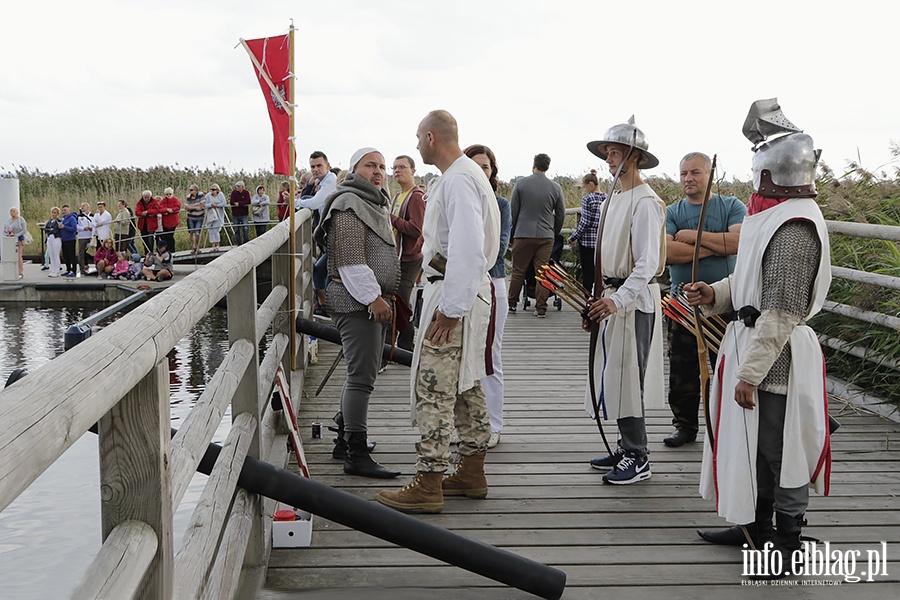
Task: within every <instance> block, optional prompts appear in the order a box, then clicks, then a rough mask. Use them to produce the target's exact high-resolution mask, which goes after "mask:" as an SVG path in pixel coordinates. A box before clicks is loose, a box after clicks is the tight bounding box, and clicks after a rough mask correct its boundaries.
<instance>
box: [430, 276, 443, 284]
mask: <svg viewBox="0 0 900 600" xmlns="http://www.w3.org/2000/svg"><path fill="white" fill-rule="evenodd" d="M426 279H428V283H434V282H435V281H443V280H444V276H443V275H432V276H431V277H427V278H426Z"/></svg>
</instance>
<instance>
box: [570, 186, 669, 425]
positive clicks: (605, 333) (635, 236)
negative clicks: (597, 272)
mask: <svg viewBox="0 0 900 600" xmlns="http://www.w3.org/2000/svg"><path fill="white" fill-rule="evenodd" d="M607 202H608V203H609V208H608V212H607V215H606V221H605V222H604V225H603V230H604V232H605V233H604V234H603V236H602V240H601V254H600V259H601V262H602V265H600V266H599V268H600V269H601V271H602V273H603V276H604V277H614V278H619V279H625V283H624V285H622V287H620V288H618V289H616V290H615V291H612V290H611V289H609V288H608V289H606V290H604V292H603V297H609V298H612V300H613V302H615V304H616V308H617V310H616V313H615V314H613V315H612V316H610V317H608V318H607V319H606V320H604V321H603V323H601V324H600V335H599V336H598V339H597V348H596V355H595V360H594V385H595V389H596V394H597V399H598V401H602V403H603V406H602V407H601V409H600V416H601V417H603V418H607V419H622V418H625V417H643V416H644V402H643V399H642V397H641V386H640V372H639V370H638V363H637V345H636V343H635V329H634V311H635V310H640V311H641V312H644V313H653V314H654V316H655V319H654V323H653V338H652V339H651V342H650V355H649V357H648V361H647V370H646V373H645V375H644V393H643V398H644V399H647V401H648V402H647V406H648V407H653V408H662V406H663V397H664V389H665V382H664V381H663V352H662V314H661V310H660V294H659V284H657V283H649V282H650V280H651V279H652V278H653V277H654V276H656V275H659V274H661V273H662V272H663V269H665V242H664V240H665V224H666V212H665V204H663V202H662V200H660V199H659V196H657V195H656V192H654V191H653V189H652V188H651V187H650V186H649V185H647V184H642V185H639V186H637V187H635V188H633V189H631V190H628V191H626V192H619V193H616V194H614V195H613V196H612V197H611V198H610V200H608V201H607ZM620 232H628V234H627V235H623V234H622V233H620ZM585 410H587V411H588V414H590V415H591V417H593V416H594V407H593V401H592V400H591V391H590V385H588V388H587V391H586V393H585Z"/></svg>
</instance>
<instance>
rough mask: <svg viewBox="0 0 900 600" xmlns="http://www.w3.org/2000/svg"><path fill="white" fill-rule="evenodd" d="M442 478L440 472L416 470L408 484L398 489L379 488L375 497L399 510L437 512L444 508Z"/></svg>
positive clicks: (442, 475)
mask: <svg viewBox="0 0 900 600" xmlns="http://www.w3.org/2000/svg"><path fill="white" fill-rule="evenodd" d="M443 478H444V474H443V473H441V472H433V473H431V472H427V471H417V472H416V475H415V477H413V480H412V481H410V482H409V483H408V484H406V485H405V486H403V487H402V488H400V489H399V490H381V491H380V492H378V496H376V497H375V499H376V500H378V501H379V502H380V503H382V504H384V505H385V506H390V507H391V508H396V509H397V510H399V511H401V512H424V513H439V512H441V511H442V510H444V495H443V493H441V479H443Z"/></svg>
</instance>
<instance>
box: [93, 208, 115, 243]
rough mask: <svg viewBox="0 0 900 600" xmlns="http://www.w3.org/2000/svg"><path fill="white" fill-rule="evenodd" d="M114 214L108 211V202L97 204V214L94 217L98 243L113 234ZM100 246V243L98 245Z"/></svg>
mask: <svg viewBox="0 0 900 600" xmlns="http://www.w3.org/2000/svg"><path fill="white" fill-rule="evenodd" d="M111 224H112V213H110V212H108V211H107V210H106V202H103V201H102V200H101V201H100V202H98V203H97V214H95V215H94V233H95V234H96V235H97V241H98V242H102V241H103V240H105V239H106V238H108V237H112V234H111ZM97 245H98V246H99V245H100V244H99V243H98V244H97Z"/></svg>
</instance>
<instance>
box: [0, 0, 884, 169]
mask: <svg viewBox="0 0 900 600" xmlns="http://www.w3.org/2000/svg"><path fill="white" fill-rule="evenodd" d="M2 14H3V18H2V22H3V27H2V35H0V169H2V170H9V169H11V168H13V167H14V166H27V167H33V168H39V169H42V170H46V171H51V172H52V171H63V170H66V169H69V168H71V167H78V166H82V167H85V166H89V165H97V166H109V165H116V166H139V167H150V166H154V165H175V164H178V165H182V166H201V167H206V166H212V165H213V164H216V165H221V166H224V167H226V168H227V169H235V170H237V169H247V170H255V169H258V168H266V169H271V168H272V155H271V144H272V140H271V135H272V134H271V128H270V126H269V122H268V115H267V113H266V109H265V104H264V100H263V97H262V93H261V91H260V89H259V87H258V85H257V83H256V80H255V77H254V73H253V69H252V66H251V63H250V60H249V58H248V57H247V54H246V52H245V51H244V50H243V49H242V48H240V47H238V48H236V49H235V45H236V44H237V43H238V39H239V38H241V37H243V38H247V39H250V38H257V37H266V36H274V35H279V34H283V33H285V32H286V31H287V28H288V27H289V24H290V19H291V18H293V19H294V23H295V25H296V27H297V28H298V31H297V47H296V64H297V69H296V70H297V74H298V77H299V80H298V84H297V85H298V87H297V91H298V95H297V103H298V104H299V107H298V113H297V114H298V118H297V131H296V135H297V146H298V156H299V160H300V163H299V164H300V165H301V166H304V165H305V164H306V158H307V157H308V156H309V153H310V152H312V151H313V150H323V151H324V152H325V153H326V154H328V156H329V158H331V162H332V164H333V165H336V166H346V165H347V163H348V162H349V159H350V156H351V155H352V153H353V151H354V150H356V149H357V148H359V147H362V146H375V147H377V148H379V149H381V150H382V151H383V152H384V154H385V155H386V157H387V159H388V160H389V161H390V160H391V159H392V158H393V157H394V156H395V155H397V154H411V155H413V156H415V157H418V154H417V153H416V152H415V143H416V140H415V131H416V126H417V124H418V122H419V121H420V120H421V118H422V117H423V116H424V115H425V114H426V113H427V112H428V111H429V110H432V109H435V108H445V109H447V110H449V111H450V112H451V113H453V114H454V115H455V116H456V118H457V120H458V121H459V125H460V137H461V140H460V141H461V143H462V144H463V145H467V144H470V143H484V144H487V145H489V146H491V147H492V148H493V149H494V151H495V153H496V154H497V158H498V162H499V163H500V177H501V179H510V178H512V177H515V176H517V175H523V174H527V173H529V172H530V170H531V160H532V157H533V156H534V154H536V153H538V152H546V153H547V154H549V155H550V156H551V158H552V164H551V167H550V173H551V175H573V176H580V175H582V174H584V173H585V172H587V171H588V170H589V169H591V168H602V166H601V165H600V163H599V160H598V159H596V158H594V157H593V156H592V155H591V154H589V153H588V151H587V150H586V148H585V144H586V143H587V142H588V141H590V140H594V139H599V138H600V137H601V136H602V134H603V132H604V131H605V130H606V129H607V128H608V127H609V126H611V125H613V124H615V123H620V122H624V121H625V120H626V119H627V118H628V117H629V116H630V115H631V114H634V115H635V116H636V119H637V124H638V126H639V127H641V128H642V129H643V130H644V132H645V133H646V136H647V139H648V141H649V143H650V150H651V152H653V153H654V154H656V155H657V156H658V157H659V159H660V166H659V167H657V168H656V169H653V170H651V171H649V174H656V175H664V174H665V175H669V176H672V177H677V172H678V162H679V159H680V158H681V156H683V155H684V154H685V153H687V152H689V151H694V150H699V151H704V152H707V153H709V154H713V153H718V155H719V165H720V173H723V172H724V176H725V177H726V178H729V179H730V178H731V177H733V176H737V177H739V178H742V179H746V178H748V177H749V171H750V160H751V152H750V142H749V141H747V140H746V139H745V138H744V137H743V136H742V134H741V125H742V123H743V121H744V117H745V116H746V114H747V110H748V108H749V106H750V104H751V102H753V101H754V100H757V99H760V98H769V97H777V98H778V99H779V101H780V103H781V105H782V107H783V110H784V112H785V114H786V116H787V117H788V118H789V119H790V120H791V121H793V122H794V123H795V124H797V125H798V126H799V127H801V128H803V129H804V130H805V131H807V133H809V134H811V135H812V136H813V138H814V139H815V141H816V145H817V146H818V147H820V148H822V149H823V151H824V152H823V156H822V160H823V161H825V162H826V163H827V164H828V165H829V166H831V167H832V168H833V169H834V170H835V171H838V172H841V171H842V170H843V169H844V168H845V167H846V164H847V162H848V161H849V160H851V159H852V160H855V159H856V158H857V154H859V156H860V157H861V160H862V164H863V165H864V166H866V167H867V168H869V169H877V168H878V167H880V166H881V165H883V164H884V163H886V162H888V161H889V160H890V153H889V147H890V144H891V142H892V141H900V111H898V110H897V102H898V100H897V96H898V94H897V91H898V90H897V88H898V85H897V76H896V72H895V71H896V65H895V61H896V42H895V40H896V38H897V32H896V27H897V24H898V18H897V17H898V16H900V9H898V8H897V5H895V4H893V3H884V2H880V3H875V2H874V1H870V0H857V1H855V2H852V3H847V2H841V3H838V2H833V1H831V0H828V1H821V0H820V1H818V2H812V1H805V0H804V1H796V2H794V1H789V0H781V1H779V2H771V1H768V0H762V1H758V2H753V3H750V2H727V3H726V2H689V1H682V2H673V1H657V0H644V1H643V2H619V3H614V2H600V1H597V0H593V1H589V0H583V1H577V0H571V1H567V0H557V1H556V2H546V1H541V2H539V1H531V0H502V1H498V0H452V1H432V0H384V1H382V2H372V1H361V0H330V1H328V2H323V1H317V2H308V1H305V0H303V1H297V0H293V1H291V2H287V1H282V0H267V1H266V2H258V3H250V2H248V1H247V0H240V1H239V0H216V1H214V2H213V1H209V2H206V1H200V0H154V1H153V2H138V1H132V0H115V1H112V0H80V1H79V2H71V1H68V0H67V1H60V0H49V1H44V2H15V3H10V5H9V6H6V7H5V8H4V9H3V12H2ZM429 169H431V170H434V168H433V167H425V168H420V170H419V172H420V174H422V173H424V172H425V171H427V170H429ZM886 170H887V171H888V172H889V173H890V174H893V165H891V166H889V167H887V168H886ZM601 173H605V170H601Z"/></svg>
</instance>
